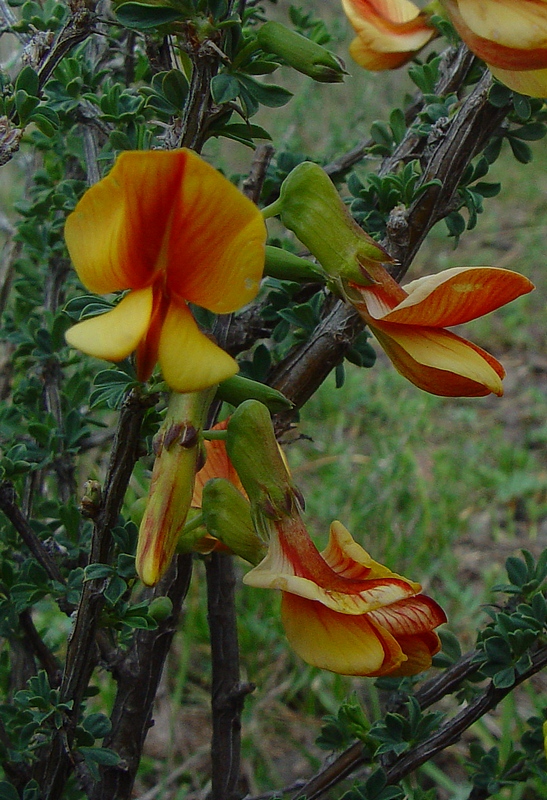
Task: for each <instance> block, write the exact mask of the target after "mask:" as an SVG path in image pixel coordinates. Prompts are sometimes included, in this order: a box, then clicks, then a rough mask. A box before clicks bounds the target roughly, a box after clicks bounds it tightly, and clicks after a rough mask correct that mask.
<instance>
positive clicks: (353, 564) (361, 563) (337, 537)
mask: <svg viewBox="0 0 547 800" xmlns="http://www.w3.org/2000/svg"><path fill="white" fill-rule="evenodd" d="M321 556H322V557H323V559H324V560H325V561H326V563H327V564H328V565H329V567H330V568H331V569H333V570H334V571H335V572H336V573H337V574H338V575H342V576H343V577H344V578H352V579H357V580H367V579H376V578H397V579H398V580H403V581H406V583H408V584H409V586H411V587H412V589H413V591H414V592H416V593H417V592H419V591H420V590H421V588H422V587H421V586H420V584H419V583H414V581H409V580H408V579H407V578H405V577H403V576H402V575H397V574H396V573H395V572H392V571H391V570H390V569H388V568H387V567H384V566H383V565H382V564H379V563H378V562H377V561H374V559H373V558H371V557H370V555H369V554H368V553H367V551H366V550H365V549H364V548H363V547H361V545H360V544H358V543H357V542H356V541H355V540H354V538H353V536H352V535H351V533H350V532H349V531H348V530H347V528H345V527H344V526H343V525H342V523H341V522H338V520H335V521H334V522H332V523H331V526H330V537H329V543H328V545H327V547H326V548H325V550H323V551H322V553H321Z"/></svg>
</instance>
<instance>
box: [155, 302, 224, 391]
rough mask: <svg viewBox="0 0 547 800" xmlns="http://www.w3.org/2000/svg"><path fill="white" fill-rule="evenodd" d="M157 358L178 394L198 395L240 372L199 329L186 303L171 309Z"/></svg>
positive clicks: (171, 306) (162, 331) (174, 305)
mask: <svg viewBox="0 0 547 800" xmlns="http://www.w3.org/2000/svg"><path fill="white" fill-rule="evenodd" d="M158 359H159V363H160V367H161V371H162V373H163V377H164V378H165V380H166V382H167V383H168V384H169V386H170V387H171V389H173V390H174V391H175V392H199V391H201V390H202V389H206V388H207V387H208V386H212V385H213V384H215V383H220V382H221V381H224V380H226V379H227V378H231V377H232V375H235V374H236V372H237V371H238V366H237V362H236V361H235V360H234V359H233V358H232V357H231V356H229V355H228V353H226V352H224V350H221V348H220V347H218V346H217V345H216V344H214V342H212V341H211V340H210V339H209V338H208V337H207V336H206V335H205V334H204V333H202V332H201V331H200V330H199V328H198V326H197V324H196V321H195V320H194V318H193V316H192V314H191V312H190V309H189V308H188V306H187V305H186V304H182V305H176V304H175V303H171V305H170V306H169V310H168V312H167V315H166V317H165V320H164V323H163V326H162V329H161V335H160V340H159V345H158Z"/></svg>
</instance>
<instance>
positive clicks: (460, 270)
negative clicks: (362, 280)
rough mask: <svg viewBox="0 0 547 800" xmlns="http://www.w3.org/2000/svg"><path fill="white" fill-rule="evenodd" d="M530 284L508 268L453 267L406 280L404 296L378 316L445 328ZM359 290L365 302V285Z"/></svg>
mask: <svg viewBox="0 0 547 800" xmlns="http://www.w3.org/2000/svg"><path fill="white" fill-rule="evenodd" d="M533 288H534V284H533V283H532V282H531V281H529V280H528V278H525V277H524V275H519V274H518V273H517V272H512V271H511V270H508V269H499V268H497V267H455V268H453V269H446V270H443V271H442V272H440V273H439V274H438V275H428V276H426V277H424V278H419V279H418V280H415V281H412V283H409V284H407V285H406V286H405V287H404V290H405V292H407V294H408V296H407V297H406V298H405V299H404V300H403V301H402V302H400V303H399V304H398V305H397V306H395V308H393V309H392V310H391V311H388V312H387V313H385V314H383V315H382V320H383V321H384V322H398V323H402V324H405V325H421V326H424V327H428V328H437V327H440V328H449V327H451V326H452V325H460V324H461V323H464V322H469V320H472V319H476V318H477V317H481V316H483V315H484V314H489V313H490V312H491V311H494V310H495V309H496V308H500V306H503V305H505V304H506V303H510V302H511V301H512V300H515V298H517V297H520V296H521V295H522V294H526V293H527V292H531V291H532V289H533ZM362 294H363V297H364V298H365V302H366V297H367V289H363V290H362ZM367 308H368V303H367ZM372 316H376V315H375V314H373V315H372ZM376 318H377V317H376Z"/></svg>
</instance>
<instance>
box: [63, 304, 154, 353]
mask: <svg viewBox="0 0 547 800" xmlns="http://www.w3.org/2000/svg"><path fill="white" fill-rule="evenodd" d="M151 313H152V289H151V288H148V289H138V290H136V291H134V292H129V294H127V295H126V296H125V297H124V298H123V299H122V300H121V301H120V302H119V303H118V305H117V306H115V307H114V308H113V309H112V311H107V312H106V314H99V316H97V317H91V318H90V319H85V320H84V321H83V322H79V323H77V324H76V325H74V326H73V327H72V328H70V329H69V330H68V331H67V332H66V334H65V339H66V341H67V343H68V344H69V345H70V346H71V347H75V348H76V349H78V350H81V351H82V352H83V353H87V354H88V355H90V356H95V358H104V359H105V360H106V361H122V360H123V359H124V358H126V357H127V356H128V355H130V354H131V353H132V352H133V351H134V350H135V349H136V347H137V345H138V344H139V342H140V341H141V339H142V338H143V336H145V334H146V331H147V330H148V325H149V322H150V316H151Z"/></svg>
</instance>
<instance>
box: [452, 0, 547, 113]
mask: <svg viewBox="0 0 547 800" xmlns="http://www.w3.org/2000/svg"><path fill="white" fill-rule="evenodd" d="M442 2H443V4H444V6H445V7H446V10H447V11H448V14H449V16H450V19H451V20H452V23H453V24H454V27H455V28H456V30H457V31H458V33H459V34H460V36H461V37H462V39H463V40H464V42H465V43H466V44H467V46H468V47H469V49H470V50H472V51H473V52H474V53H475V54H476V55H477V56H478V57H479V58H482V59H483V61H485V62H486V64H487V65H488V67H489V68H490V70H491V72H492V73H493V75H495V76H496V78H498V79H499V80H500V81H502V83H504V84H506V86H509V88H510V89H514V90H515V91H517V92H520V93H521V94H527V95H531V96H532V97H545V96H547V0H524V1H523V0H442Z"/></svg>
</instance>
